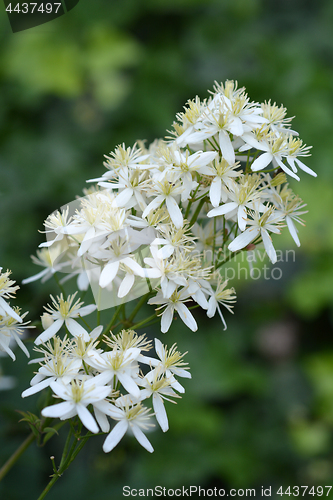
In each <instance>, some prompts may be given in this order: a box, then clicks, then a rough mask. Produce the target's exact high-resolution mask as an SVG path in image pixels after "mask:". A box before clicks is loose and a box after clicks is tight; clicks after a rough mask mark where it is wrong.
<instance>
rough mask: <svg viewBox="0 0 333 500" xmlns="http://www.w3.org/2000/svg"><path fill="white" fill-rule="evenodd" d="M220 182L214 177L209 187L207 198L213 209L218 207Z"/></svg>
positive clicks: (218, 178)
mask: <svg viewBox="0 0 333 500" xmlns="http://www.w3.org/2000/svg"><path fill="white" fill-rule="evenodd" d="M221 189H222V181H221V179H220V177H215V178H214V179H213V182H212V183H211V185H210V189H209V197H210V201H211V204H212V205H213V207H218V206H219V203H220V200H221Z"/></svg>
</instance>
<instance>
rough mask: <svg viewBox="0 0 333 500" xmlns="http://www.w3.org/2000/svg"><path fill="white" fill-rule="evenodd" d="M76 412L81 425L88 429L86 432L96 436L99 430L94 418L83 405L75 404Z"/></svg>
mask: <svg viewBox="0 0 333 500" xmlns="http://www.w3.org/2000/svg"><path fill="white" fill-rule="evenodd" d="M76 411H77V414H78V417H79V419H80V420H81V422H82V423H83V425H84V426H85V427H86V428H87V429H88V431H90V432H93V433H94V434H97V432H98V431H99V428H98V425H97V424H96V422H95V419H94V417H93V416H92V414H91V413H90V411H89V410H88V409H87V408H86V407H85V406H84V405H83V404H80V403H77V405H76Z"/></svg>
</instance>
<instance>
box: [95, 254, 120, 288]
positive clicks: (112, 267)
mask: <svg viewBox="0 0 333 500" xmlns="http://www.w3.org/2000/svg"><path fill="white" fill-rule="evenodd" d="M118 269H119V261H118V260H117V261H116V262H109V263H108V264H106V266H105V267H104V269H103V271H102V272H101V275H100V278H99V286H100V287H101V288H105V287H106V286H108V285H109V284H110V283H111V281H113V280H114V278H115V277H116V274H117V272H118Z"/></svg>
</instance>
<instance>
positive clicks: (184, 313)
mask: <svg viewBox="0 0 333 500" xmlns="http://www.w3.org/2000/svg"><path fill="white" fill-rule="evenodd" d="M176 311H177V312H178V314H179V316H180V318H181V320H182V321H183V322H184V323H185V325H186V326H188V327H189V328H190V330H192V332H196V331H197V329H198V325H197V323H196V321H195V319H194V318H193V316H192V314H191V312H190V311H189V309H188V308H187V307H186V306H185V304H183V303H182V302H179V303H178V304H176Z"/></svg>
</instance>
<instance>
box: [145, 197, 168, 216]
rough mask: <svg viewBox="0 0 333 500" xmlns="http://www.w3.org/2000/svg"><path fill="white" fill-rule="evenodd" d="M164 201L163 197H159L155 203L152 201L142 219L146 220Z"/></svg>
mask: <svg viewBox="0 0 333 500" xmlns="http://www.w3.org/2000/svg"><path fill="white" fill-rule="evenodd" d="M163 200H164V198H163V196H157V197H156V198H155V199H154V200H153V201H151V202H150V203H149V205H148V206H147V207H146V208H145V209H144V211H143V214H142V218H143V219H144V218H145V217H147V215H149V214H150V212H152V211H153V210H155V209H156V208H158V207H159V206H160V204H161V203H162V201H163Z"/></svg>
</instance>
